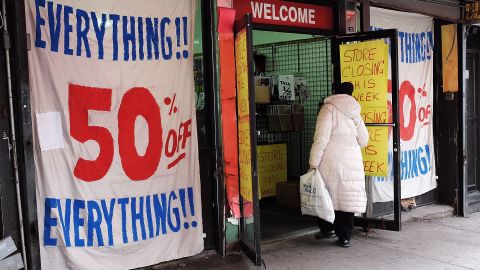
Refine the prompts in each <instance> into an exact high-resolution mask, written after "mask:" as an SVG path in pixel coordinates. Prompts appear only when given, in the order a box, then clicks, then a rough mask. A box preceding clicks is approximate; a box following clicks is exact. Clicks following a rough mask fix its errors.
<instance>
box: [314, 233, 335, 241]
mask: <svg viewBox="0 0 480 270" xmlns="http://www.w3.org/2000/svg"><path fill="white" fill-rule="evenodd" d="M335 236H336V235H335V232H334V231H329V232H319V233H316V234H315V239H317V240H320V239H330V238H333V237H335Z"/></svg>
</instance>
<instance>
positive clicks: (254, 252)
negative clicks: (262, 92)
mask: <svg viewBox="0 0 480 270" xmlns="http://www.w3.org/2000/svg"><path fill="white" fill-rule="evenodd" d="M252 26H253V23H252V16H251V15H250V14H246V15H245V16H243V17H242V18H241V19H240V20H237V21H236V22H235V25H234V35H235V41H236V38H237V34H238V33H239V32H241V31H246V43H247V44H246V46H247V48H246V50H247V51H246V57H247V69H248V70H247V72H248V86H247V87H248V107H249V115H248V117H249V125H250V126H249V129H250V134H249V135H250V158H251V160H250V162H251V163H250V167H251V168H250V169H251V179H250V180H251V185H252V186H251V189H252V202H251V203H252V204H253V212H252V217H253V221H252V222H253V230H254V231H253V243H251V242H252V241H250V240H249V239H248V232H247V228H246V224H247V222H248V221H247V220H246V218H245V214H244V212H245V207H244V206H245V204H244V198H243V196H242V195H241V191H240V196H239V198H240V213H241V217H240V234H239V240H240V246H241V249H242V251H243V252H244V253H245V254H246V255H247V257H248V258H250V260H251V261H252V262H253V263H254V264H255V265H256V266H261V264H262V256H261V234H260V232H261V231H260V202H259V188H258V187H259V186H258V172H257V165H256V164H257V152H256V146H257V136H256V135H257V129H256V116H255V89H254V78H253V76H254V74H253V73H254V63H253V41H252V40H253V37H252V31H253V27H252ZM236 53H237V52H236V51H235V57H236ZM237 81H238V78H237ZM237 91H238V89H237ZM238 100H239V99H238V92H237V110H238ZM239 120H240V117H239V116H238V112H237V123H238V122H239ZM238 131H240V128H238ZM238 138H239V139H240V135H239V136H238ZM238 151H239V154H240V147H239V148H238ZM239 160H240V156H239ZM238 167H239V172H238V176H239V182H240V183H239V185H240V187H241V182H242V180H241V179H242V173H241V170H240V164H239V166H238ZM239 190H241V188H240V189H239Z"/></svg>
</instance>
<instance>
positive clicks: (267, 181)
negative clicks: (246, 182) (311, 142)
mask: <svg viewBox="0 0 480 270" xmlns="http://www.w3.org/2000/svg"><path fill="white" fill-rule="evenodd" d="M257 168H258V183H259V186H260V197H261V198H264V197H270V196H275V195H277V189H276V185H277V183H280V182H286V181H287V145H286V144H284V143H282V144H269V145H259V146H257Z"/></svg>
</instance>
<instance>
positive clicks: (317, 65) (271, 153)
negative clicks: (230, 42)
mask: <svg viewBox="0 0 480 270" xmlns="http://www.w3.org/2000/svg"><path fill="white" fill-rule="evenodd" d="M330 53H331V51H330V39H328V38H325V37H314V36H312V35H303V34H286V33H276V32H265V31H254V32H253V55H254V62H255V69H254V75H255V76H254V85H255V110H256V112H255V113H256V130H257V138H256V139H257V170H258V183H259V199H260V213H261V214H260V227H261V238H262V241H268V240H271V239H275V238H278V237H284V236H288V235H289V234H298V233H301V232H302V231H307V230H312V229H314V228H316V226H317V220H316V218H315V217H312V216H305V215H302V213H301V209H300V194H299V183H300V176H301V175H303V174H305V173H306V172H307V171H308V169H309V165H308V160H309V155H310V148H311V145H312V142H313V136H314V132H315V125H316V119H317V114H318V111H319V109H320V106H321V104H322V102H323V99H324V98H325V97H327V96H328V95H329V94H330V93H331V88H332V77H333V75H332V65H331V59H330Z"/></svg>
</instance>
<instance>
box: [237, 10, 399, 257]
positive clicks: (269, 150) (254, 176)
mask: <svg viewBox="0 0 480 270" xmlns="http://www.w3.org/2000/svg"><path fill="white" fill-rule="evenodd" d="M259 30H260V31H259ZM265 30H268V31H265ZM282 30H284V29H282V28H281V27H278V28H275V27H269V28H268V29H265V28H263V27H262V25H259V26H256V25H255V24H254V23H252V21H251V17H250V16H249V15H248V14H247V15H246V16H245V17H244V18H243V20H239V21H237V22H236V25H235V61H236V78H237V121H238V150H239V179H240V211H241V214H242V217H241V219H240V241H241V244H242V249H243V251H244V252H245V253H246V254H247V255H248V256H249V257H250V258H251V259H252V261H254V263H255V264H257V265H260V263H261V243H262V242H265V241H268V240H272V239H276V238H281V237H285V236H289V235H292V234H299V233H302V232H307V231H312V230H315V229H316V228H317V222H318V221H317V218H316V217H312V216H304V215H302V214H301V205H300V181H299V180H300V176H301V175H303V174H305V173H306V172H307V171H308V169H309V162H308V161H309V156H310V148H311V145H312V143H313V136H314V132H315V127H316V120H317V114H318V112H319V110H320V107H321V105H322V102H323V99H324V98H325V97H327V96H328V95H330V94H331V92H332V84H333V82H334V81H336V82H340V81H349V80H350V79H352V78H350V79H349V78H344V77H342V76H343V75H342V72H341V71H340V70H341V69H342V65H344V63H343V62H342V61H340V59H341V58H342V57H341V56H340V52H341V51H342V50H344V49H352V50H354V48H356V47H355V46H360V47H359V48H364V47H365V48H367V49H372V52H373V51H375V50H378V51H379V52H381V53H383V60H382V61H384V64H383V66H382V67H383V69H384V70H383V71H382V74H384V75H385V76H384V78H383V79H384V80H383V84H382V85H381V86H378V87H377V90H378V91H379V92H381V93H382V94H380V96H383V103H382V102H379V103H380V105H379V104H375V106H376V107H371V104H369V103H368V102H367V103H364V104H362V103H361V105H362V110H363V109H368V110H372V111H375V112H380V111H381V112H383V114H382V115H383V118H382V119H380V120H381V121H379V119H378V117H373V118H371V121H368V120H367V119H366V121H365V122H366V123H367V126H368V127H369V132H371V134H376V135H375V136H377V135H378V137H375V136H374V138H372V135H371V138H370V139H371V140H375V141H376V142H377V145H376V146H372V148H371V150H372V151H373V150H378V151H373V152H375V153H377V152H378V153H381V154H378V155H379V156H381V157H377V156H376V155H377V154H375V156H374V157H371V158H372V160H369V162H372V163H373V162H378V161H379V160H383V163H382V164H383V173H384V177H385V180H384V182H387V184H385V185H380V187H381V188H383V189H384V190H383V191H382V192H383V193H382V194H386V195H385V196H386V197H388V196H390V197H391V198H387V199H384V200H383V201H381V202H379V200H377V201H376V202H377V203H376V204H375V200H373V197H372V194H373V193H374V192H373V188H374V187H377V188H378V187H379V186H377V185H374V182H375V180H374V179H373V178H372V177H367V179H366V186H367V192H368V193H369V194H368V195H367V196H368V199H369V208H370V210H369V211H367V213H366V214H364V215H363V216H358V217H356V219H355V224H356V225H357V226H361V227H364V228H365V229H368V228H380V229H387V230H399V229H400V203H399V198H400V196H399V195H400V183H399V181H400V177H399V167H398V165H399V162H398V160H399V155H398V153H399V152H400V150H399V129H398V127H399V125H398V119H397V111H398V108H397V106H396V104H397V92H398V79H397V62H396V60H397V57H396V56H397V48H398V47H397V44H396V42H397V39H396V37H397V32H396V31H394V30H389V31H379V32H376V33H369V34H359V35H352V36H346V37H335V38H331V37H322V36H314V35H311V34H309V35H289V34H283V33H284V32H283V31H282ZM289 30H290V31H291V30H292V29H289ZM255 39H258V40H260V41H258V40H257V41H256V40H255ZM372 40H375V41H378V42H380V43H381V45H383V46H381V47H378V48H374V47H370V46H373V45H370V44H371V43H365V42H367V41H372ZM376 44H378V43H376ZM351 45H353V47H352V46H351ZM362 46H363V47H362ZM355 50H356V49H355ZM360 50H364V49H360ZM390 54H391V55H392V56H391V59H392V60H391V61H390V60H388V58H389V55H390ZM366 61H372V59H370V60H368V59H367V60H366ZM353 62H356V63H357V62H358V61H356V60H355V61H353ZM387 62H388V64H387ZM355 68H356V67H355ZM388 76H390V77H388ZM355 77H358V76H355ZM356 79H358V78H356ZM356 79H355V80H356ZM364 79H365V78H363V77H362V78H361V80H362V81H363V80H364ZM369 79H371V78H367V79H366V80H365V82H370V81H367V80H369ZM389 79H390V80H389ZM352 80H353V79H352ZM388 81H390V83H388ZM352 82H353V81H352ZM370 83H371V82H370ZM356 84H358V85H356V88H358V89H362V86H361V83H360V81H358V82H357V83H356ZM363 85H366V83H364V84H363ZM388 88H389V89H390V94H387V92H388V90H389V89H388ZM387 101H388V102H387ZM387 103H388V104H393V106H392V105H390V107H388V109H387ZM368 106H370V107H368ZM364 107H365V108H364ZM368 112H370V111H367V113H368ZM374 114H375V113H374ZM379 134H383V135H379ZM380 137H382V138H380ZM375 147H378V149H377V148H375ZM380 148H381V149H380ZM388 153H390V155H389V154H388ZM389 156H390V157H391V158H389ZM379 158H380V159H379ZM364 159H365V156H364ZM370 170H372V169H371V166H370ZM376 173H378V172H375V173H373V174H372V172H370V174H369V175H377V174H376ZM367 175H368V174H367ZM387 179H388V180H387ZM379 208H381V209H382V210H383V212H382V211H378V209H379ZM379 212H380V213H379Z"/></svg>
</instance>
